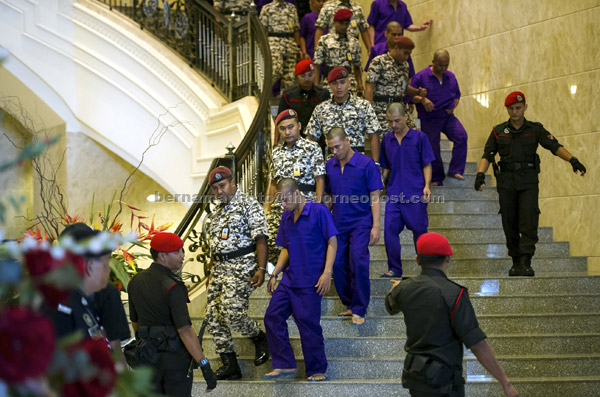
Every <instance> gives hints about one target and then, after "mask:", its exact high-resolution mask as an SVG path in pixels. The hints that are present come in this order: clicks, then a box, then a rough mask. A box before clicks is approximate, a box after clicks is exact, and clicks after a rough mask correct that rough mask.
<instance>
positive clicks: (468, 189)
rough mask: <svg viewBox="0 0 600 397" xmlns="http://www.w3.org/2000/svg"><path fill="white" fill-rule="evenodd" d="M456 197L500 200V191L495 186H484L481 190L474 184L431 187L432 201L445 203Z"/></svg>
mask: <svg viewBox="0 0 600 397" xmlns="http://www.w3.org/2000/svg"><path fill="white" fill-rule="evenodd" d="M456 199H470V200H498V192H497V191H496V188H495V187H487V186H486V187H484V188H482V191H481V192H478V191H476V190H475V189H474V188H473V186H465V187H446V186H434V187H432V188H431V200H430V202H431V203H445V202H448V201H451V200H456Z"/></svg>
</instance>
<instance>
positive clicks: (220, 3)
mask: <svg viewBox="0 0 600 397" xmlns="http://www.w3.org/2000/svg"><path fill="white" fill-rule="evenodd" d="M250 3H251V0H216V1H215V2H214V7H215V10H217V11H219V12H220V13H222V14H224V15H231V13H234V14H235V15H236V16H246V15H248V12H249V11H250Z"/></svg>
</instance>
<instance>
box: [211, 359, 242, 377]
mask: <svg viewBox="0 0 600 397" xmlns="http://www.w3.org/2000/svg"><path fill="white" fill-rule="evenodd" d="M221 361H222V362H223V366H222V367H221V368H219V369H218V370H216V371H215V375H216V376H217V380H236V379H241V378H242V371H241V370H240V366H239V365H238V361H237V356H236V354H235V352H232V353H221Z"/></svg>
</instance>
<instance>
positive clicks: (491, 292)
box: [251, 273, 600, 299]
mask: <svg viewBox="0 0 600 397" xmlns="http://www.w3.org/2000/svg"><path fill="white" fill-rule="evenodd" d="M416 275H417V274H416V273H409V274H406V276H407V277H415V276H416ZM451 279H452V281H454V282H456V283H458V284H460V285H464V286H465V287H467V288H468V289H469V296H471V297H473V298H475V297H478V296H504V297H513V296H515V295H519V296H524V297H527V296H531V297H537V296H541V295H549V296H564V295H567V294H568V293H570V292H571V291H572V292H573V293H576V294H597V293H600V276H587V275H585V273H579V274H572V275H564V276H541V277H508V276H506V275H505V276H502V277H499V278H486V277H452V278H451ZM390 288H391V284H390V279H388V278H379V277H377V278H371V296H373V297H376V296H381V297H382V296H385V295H386V294H387V292H388V291H389V289H390ZM325 296H326V297H337V292H336V290H335V284H334V283H333V282H332V283H331V290H330V291H329V292H328V293H327V294H326V295H325ZM265 297H266V298H268V297H270V295H269V293H268V292H267V289H266V288H264V287H261V288H257V289H256V290H255V291H254V292H253V293H252V295H251V299H254V298H265Z"/></svg>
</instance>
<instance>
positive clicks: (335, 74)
mask: <svg viewBox="0 0 600 397" xmlns="http://www.w3.org/2000/svg"><path fill="white" fill-rule="evenodd" d="M348 76H350V73H348V70H347V69H346V68H345V67H343V66H338V67H337V68H333V69H331V72H329V75H328V76H327V82H328V83H331V82H334V81H336V80H339V79H347V78H348Z"/></svg>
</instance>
